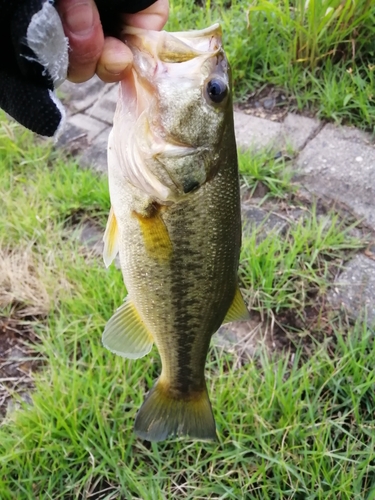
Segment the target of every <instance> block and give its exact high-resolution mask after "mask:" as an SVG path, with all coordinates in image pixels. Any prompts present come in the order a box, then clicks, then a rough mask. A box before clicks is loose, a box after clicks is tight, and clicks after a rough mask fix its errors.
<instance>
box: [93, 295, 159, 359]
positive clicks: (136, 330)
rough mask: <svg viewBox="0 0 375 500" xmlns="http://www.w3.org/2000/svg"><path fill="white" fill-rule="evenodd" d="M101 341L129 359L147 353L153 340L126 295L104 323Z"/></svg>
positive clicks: (110, 349) (109, 348)
mask: <svg viewBox="0 0 375 500" xmlns="http://www.w3.org/2000/svg"><path fill="white" fill-rule="evenodd" d="M102 341H103V345H104V347H106V348H107V349H108V350H109V351H111V352H114V353H115V354H118V355H119V356H122V357H123V358H130V359H137V358H141V357H142V356H145V355H146V354H148V353H149V352H150V351H151V348H152V344H153V342H154V340H153V338H152V335H151V333H150V332H149V331H148V330H147V328H146V326H145V325H144V323H143V321H142V320H141V318H140V316H139V314H138V312H137V310H136V309H135V307H134V305H133V303H132V302H131V300H130V299H129V298H128V297H127V298H126V299H125V302H124V303H123V304H122V306H120V307H119V308H118V309H117V311H116V312H115V314H114V315H113V316H112V318H111V319H110V320H109V321H108V323H107V324H106V325H105V328H104V332H103V337H102Z"/></svg>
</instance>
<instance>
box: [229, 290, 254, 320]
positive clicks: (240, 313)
mask: <svg viewBox="0 0 375 500" xmlns="http://www.w3.org/2000/svg"><path fill="white" fill-rule="evenodd" d="M247 319H250V314H249V311H248V310H247V307H246V304H245V301H244V300H243V297H242V295H241V292H240V289H239V288H238V287H237V290H236V293H235V295H234V299H233V302H232V304H231V306H230V308H229V310H228V312H227V314H226V315H225V318H224V321H223V325H224V324H225V323H230V322H231V321H245V320H247Z"/></svg>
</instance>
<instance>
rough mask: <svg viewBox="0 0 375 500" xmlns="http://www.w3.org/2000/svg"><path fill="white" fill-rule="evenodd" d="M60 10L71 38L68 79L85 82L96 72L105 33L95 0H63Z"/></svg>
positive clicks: (60, 2)
mask: <svg viewBox="0 0 375 500" xmlns="http://www.w3.org/2000/svg"><path fill="white" fill-rule="evenodd" d="M57 10H58V12H59V14H60V17H61V19H62V24H63V28H64V33H65V35H66V36H67V37H68V39H69V46H70V53H69V69H68V79H69V80H70V81H72V82H76V83H79V82H85V81H86V80H89V79H90V78H91V77H92V76H93V75H94V73H95V70H96V65H97V62H98V60H99V57H100V54H101V52H102V49H103V45H104V35H103V30H102V26H101V23H100V17H99V13H98V9H97V7H96V5H95V2H94V0H60V1H59V2H58V4H57Z"/></svg>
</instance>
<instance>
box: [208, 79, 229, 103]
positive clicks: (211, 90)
mask: <svg viewBox="0 0 375 500" xmlns="http://www.w3.org/2000/svg"><path fill="white" fill-rule="evenodd" d="M207 94H208V96H209V98H210V99H211V101H213V102H215V103H220V102H222V101H224V99H225V97H226V96H227V94H228V86H227V84H226V83H225V82H223V80H220V79H219V78H212V80H210V81H209V82H208V83H207Z"/></svg>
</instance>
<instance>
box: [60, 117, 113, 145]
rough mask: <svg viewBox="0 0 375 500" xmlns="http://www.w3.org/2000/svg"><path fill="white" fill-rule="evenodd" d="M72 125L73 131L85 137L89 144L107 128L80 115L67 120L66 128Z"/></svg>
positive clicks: (97, 121)
mask: <svg viewBox="0 0 375 500" xmlns="http://www.w3.org/2000/svg"><path fill="white" fill-rule="evenodd" d="M72 125H73V126H74V127H75V129H77V130H80V131H81V133H80V135H82V134H85V135H86V137H87V141H88V143H89V144H90V143H91V142H92V141H93V140H94V139H95V138H96V137H98V136H99V134H100V133H101V132H103V131H104V130H105V129H106V128H107V125H106V124H105V123H103V122H101V121H99V120H96V119H95V118H92V117H91V116H87V115H85V114H82V113H79V114H77V115H73V116H71V117H70V118H69V124H68V126H72ZM63 135H64V134H63Z"/></svg>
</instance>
